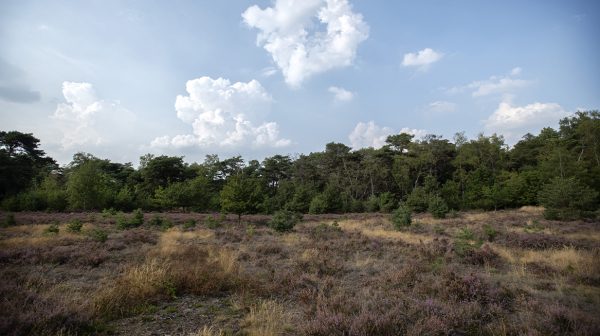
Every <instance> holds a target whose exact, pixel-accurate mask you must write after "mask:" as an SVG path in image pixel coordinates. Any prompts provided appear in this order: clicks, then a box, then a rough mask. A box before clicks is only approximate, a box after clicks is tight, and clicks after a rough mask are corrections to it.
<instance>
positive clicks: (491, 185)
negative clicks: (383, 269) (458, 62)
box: [0, 111, 600, 220]
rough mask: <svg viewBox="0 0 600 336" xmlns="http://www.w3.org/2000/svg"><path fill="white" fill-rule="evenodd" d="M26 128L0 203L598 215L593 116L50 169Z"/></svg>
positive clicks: (0, 175) (84, 161) (11, 154)
mask: <svg viewBox="0 0 600 336" xmlns="http://www.w3.org/2000/svg"><path fill="white" fill-rule="evenodd" d="M41 147H43V146H42V144H40V141H39V140H38V139H37V138H36V137H35V136H34V135H33V134H27V133H21V132H18V131H3V132H0V199H1V207H2V209H3V210H5V211H11V212H17V211H50V212H63V211H100V210H103V209H111V211H125V212H129V211H132V210H134V209H142V210H144V211H183V212H188V211H191V212H222V213H230V214H236V215H238V216H240V217H241V216H242V215H245V214H272V213H274V212H276V211H279V210H287V211H291V212H296V213H303V214H306V213H311V214H323V213H361V212H392V211H393V210H394V209H397V208H398V207H407V208H409V209H410V210H411V211H413V212H417V213H418V212H431V213H432V214H434V215H435V216H439V217H444V216H445V215H446V214H447V213H449V212H452V211H462V210H470V209H481V210H498V209H506V208H516V207H521V206H524V205H542V206H544V208H545V212H544V216H545V217H546V218H547V219H562V220H569V219H578V218H595V217H596V218H597V216H599V212H598V205H599V201H600V198H599V192H600V112H598V111H585V112H577V113H575V114H574V115H572V116H570V117H566V118H564V119H562V120H560V122H559V126H558V129H554V128H550V127H547V128H544V129H542V130H541V131H540V132H539V134H537V135H534V134H529V133H528V134H525V135H524V136H523V137H522V138H521V140H520V141H518V142H517V143H516V144H515V145H514V146H512V147H509V146H508V145H507V144H506V143H505V140H504V138H503V136H502V135H497V134H493V135H490V136H486V135H483V134H480V135H479V136H478V137H477V138H475V139H468V138H467V137H466V136H465V135H464V133H456V135H455V136H454V137H453V138H452V140H449V139H444V138H443V137H441V136H437V135H427V136H425V137H423V138H422V139H415V138H414V137H413V136H412V135H410V134H406V133H400V134H395V135H390V136H388V137H387V140H386V145H385V146H383V147H382V148H380V149H373V148H362V149H352V148H350V147H348V146H346V145H344V144H342V143H334V142H331V143H328V144H326V146H325V149H324V150H323V151H321V152H313V153H310V154H301V155H299V156H297V157H292V156H290V155H274V156H271V157H267V158H265V159H264V160H263V161H262V162H259V161H257V160H250V161H248V162H246V161H245V160H244V159H243V158H242V157H240V156H235V157H231V158H227V159H221V158H219V157H218V156H217V155H207V156H206V158H205V159H204V162H201V163H197V162H194V163H187V162H185V161H184V157H180V156H164V155H162V156H155V155H152V154H146V155H144V156H142V157H140V161H139V167H138V168H137V169H136V168H134V166H133V165H132V164H131V163H117V162H111V161H110V160H108V159H102V158H98V157H95V156H94V155H93V154H89V153H76V154H75V155H73V160H72V161H71V162H70V163H69V164H67V165H66V166H59V165H58V164H57V163H56V162H55V160H53V159H52V158H51V157H48V156H47V155H46V154H45V152H44V151H43V150H42V149H41Z"/></svg>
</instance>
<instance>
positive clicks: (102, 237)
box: [89, 228, 108, 243]
mask: <svg viewBox="0 0 600 336" xmlns="http://www.w3.org/2000/svg"><path fill="white" fill-rule="evenodd" d="M89 236H90V238H92V239H93V240H95V241H97V242H101V243H104V242H105V241H106V240H108V233H107V232H106V231H104V230H102V229H100V228H94V229H93V230H92V231H90V232H89Z"/></svg>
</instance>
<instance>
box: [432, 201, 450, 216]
mask: <svg viewBox="0 0 600 336" xmlns="http://www.w3.org/2000/svg"><path fill="white" fill-rule="evenodd" d="M427 210H428V211H429V213H431V214H432V215H433V217H434V218H445V217H446V214H447V213H448V210H449V209H448V205H447V204H446V201H444V199H443V198H441V197H440V196H434V197H432V198H431V199H430V200H429V207H428V208H427Z"/></svg>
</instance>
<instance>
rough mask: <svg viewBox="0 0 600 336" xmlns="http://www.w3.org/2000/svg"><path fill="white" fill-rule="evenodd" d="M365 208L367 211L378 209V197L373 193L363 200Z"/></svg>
mask: <svg viewBox="0 0 600 336" xmlns="http://www.w3.org/2000/svg"><path fill="white" fill-rule="evenodd" d="M365 210H367V212H377V211H379V197H377V196H375V195H371V196H369V198H368V199H367V201H366V202H365Z"/></svg>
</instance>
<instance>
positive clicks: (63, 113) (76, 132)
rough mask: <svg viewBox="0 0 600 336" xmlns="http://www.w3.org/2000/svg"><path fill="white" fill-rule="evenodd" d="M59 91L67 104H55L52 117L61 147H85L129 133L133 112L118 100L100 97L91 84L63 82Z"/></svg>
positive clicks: (71, 148) (64, 148)
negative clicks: (59, 133) (59, 136)
mask: <svg viewBox="0 0 600 336" xmlns="http://www.w3.org/2000/svg"><path fill="white" fill-rule="evenodd" d="M62 93H63V96H64V98H65V100H66V103H60V104H58V106H57V107H56V110H55V111H54V114H53V115H52V116H51V118H52V119H54V120H55V122H56V126H57V128H58V129H59V130H60V132H61V134H62V138H61V140H60V145H61V147H62V149H63V150H67V149H68V150H73V149H76V150H84V149H85V148H87V146H89V145H93V146H97V145H101V144H106V143H110V142H114V141H116V140H117V139H122V138H123V137H124V136H125V135H127V134H131V129H130V127H131V125H132V123H133V122H135V117H134V115H133V113H131V112H130V111H129V110H127V109H125V108H124V107H122V106H121V105H120V103H119V102H113V101H105V100H100V99H99V98H98V97H97V95H96V92H95V91H94V87H93V85H92V84H90V83H77V82H63V84H62ZM105 133H109V134H105Z"/></svg>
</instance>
